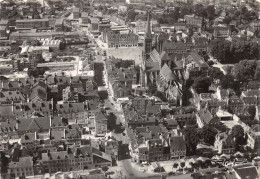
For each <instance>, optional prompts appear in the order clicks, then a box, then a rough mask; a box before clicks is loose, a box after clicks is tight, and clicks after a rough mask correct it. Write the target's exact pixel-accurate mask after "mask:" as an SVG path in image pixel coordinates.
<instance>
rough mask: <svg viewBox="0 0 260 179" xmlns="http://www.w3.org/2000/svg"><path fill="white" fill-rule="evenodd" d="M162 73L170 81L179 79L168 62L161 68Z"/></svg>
mask: <svg viewBox="0 0 260 179" xmlns="http://www.w3.org/2000/svg"><path fill="white" fill-rule="evenodd" d="M160 73H161V75H163V77H164V78H166V80H168V81H172V80H177V77H176V76H174V74H173V73H172V71H171V69H170V68H169V67H168V65H167V64H164V65H163V67H162V69H161V70H160Z"/></svg>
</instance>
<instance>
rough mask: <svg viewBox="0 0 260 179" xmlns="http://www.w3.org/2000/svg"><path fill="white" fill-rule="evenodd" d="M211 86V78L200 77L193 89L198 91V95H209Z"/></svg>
mask: <svg viewBox="0 0 260 179" xmlns="http://www.w3.org/2000/svg"><path fill="white" fill-rule="evenodd" d="M210 85H211V81H210V78H208V77H199V78H197V79H196V80H195V81H194V84H193V88H194V89H195V90H196V91H197V93H207V92H208V91H209V86H210Z"/></svg>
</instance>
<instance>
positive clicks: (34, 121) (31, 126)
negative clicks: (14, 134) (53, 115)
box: [15, 117, 51, 134]
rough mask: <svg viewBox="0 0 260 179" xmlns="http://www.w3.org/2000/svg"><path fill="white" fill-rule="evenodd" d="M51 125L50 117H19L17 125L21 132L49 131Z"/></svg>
mask: <svg viewBox="0 0 260 179" xmlns="http://www.w3.org/2000/svg"><path fill="white" fill-rule="evenodd" d="M50 127H51V119H50V117H33V118H19V119H17V120H16V126H15V128H16V130H17V131H18V133H19V134H25V133H29V132H39V133H40V132H48V131H49V129H50Z"/></svg>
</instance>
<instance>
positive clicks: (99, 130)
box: [94, 111, 107, 136]
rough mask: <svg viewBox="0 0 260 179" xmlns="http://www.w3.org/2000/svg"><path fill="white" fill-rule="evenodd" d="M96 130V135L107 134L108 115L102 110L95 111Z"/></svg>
mask: <svg viewBox="0 0 260 179" xmlns="http://www.w3.org/2000/svg"><path fill="white" fill-rule="evenodd" d="M94 125H95V131H94V134H95V135H96V136H105V135H106V133H107V118H106V116H105V115H104V114H103V113H102V112H101V111H99V112H96V113H95V122H94Z"/></svg>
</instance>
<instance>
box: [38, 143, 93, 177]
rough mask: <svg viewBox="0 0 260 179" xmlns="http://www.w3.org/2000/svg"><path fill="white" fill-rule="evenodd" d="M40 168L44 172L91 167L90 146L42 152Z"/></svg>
mask: <svg viewBox="0 0 260 179" xmlns="http://www.w3.org/2000/svg"><path fill="white" fill-rule="evenodd" d="M40 163H41V169H42V171H43V172H44V173H56V172H59V171H63V172H66V171H69V170H70V171H72V170H84V169H91V168H93V155H92V147H91V146H80V147H75V146H71V147H69V148H68V149H67V150H66V151H59V152H50V151H48V152H47V153H42V156H41V161H40Z"/></svg>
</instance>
